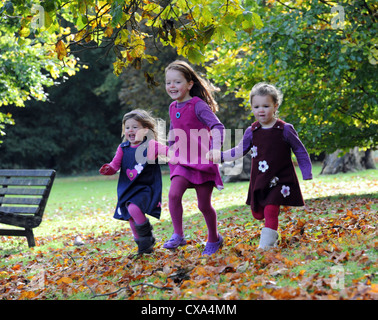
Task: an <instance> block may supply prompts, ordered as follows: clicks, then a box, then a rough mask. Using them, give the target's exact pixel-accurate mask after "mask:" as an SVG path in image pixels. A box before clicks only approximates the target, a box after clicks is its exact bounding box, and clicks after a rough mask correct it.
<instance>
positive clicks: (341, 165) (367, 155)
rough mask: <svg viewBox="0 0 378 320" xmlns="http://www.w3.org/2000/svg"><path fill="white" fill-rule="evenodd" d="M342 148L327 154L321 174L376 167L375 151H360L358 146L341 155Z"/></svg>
mask: <svg viewBox="0 0 378 320" xmlns="http://www.w3.org/2000/svg"><path fill="white" fill-rule="evenodd" d="M340 153H341V151H340V150H336V151H335V152H334V153H331V154H327V155H326V157H325V159H324V161H323V168H322V171H321V172H320V174H336V173H340V172H344V173H345V172H357V171H360V170H365V169H376V167H375V163H374V157H373V154H374V151H373V150H371V149H369V150H367V151H359V150H358V147H355V148H353V149H350V150H349V152H348V153H346V154H345V155H343V156H342V157H340V156H339V154H340Z"/></svg>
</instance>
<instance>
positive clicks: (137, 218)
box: [127, 203, 147, 239]
mask: <svg viewBox="0 0 378 320" xmlns="http://www.w3.org/2000/svg"><path fill="white" fill-rule="evenodd" d="M127 211H129V213H130V216H131V217H130V219H129V223H130V228H131V231H132V232H133V235H134V238H135V239H138V238H139V236H138V233H137V231H136V229H135V224H143V222H145V221H146V220H147V218H146V216H145V214H144V213H143V212H142V211H141V210H140V209H139V207H138V206H137V205H135V204H134V203H130V204H129V205H128V206H127Z"/></svg>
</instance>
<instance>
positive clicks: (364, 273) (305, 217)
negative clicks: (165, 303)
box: [0, 180, 378, 300]
mask: <svg viewBox="0 0 378 320" xmlns="http://www.w3.org/2000/svg"><path fill="white" fill-rule="evenodd" d="M319 186H321V190H318V191H319V194H322V195H323V194H324V193H327V192H328V196H326V197H313V198H308V197H307V199H306V206H305V207H303V208H289V207H282V209H281V213H280V218H279V219H280V225H279V230H278V231H279V234H280V239H279V245H278V247H277V248H274V249H271V250H267V251H262V250H259V249H257V247H258V241H259V237H260V232H261V228H262V226H263V224H261V223H260V222H258V221H256V220H254V219H253V218H252V217H251V214H250V212H249V208H248V207H247V206H245V205H244V204H242V203H240V201H239V203H237V202H238V201H236V203H235V205H230V206H228V207H223V208H222V209H218V208H217V211H218V224H219V232H220V233H221V234H222V236H223V238H224V246H223V248H222V249H221V250H220V252H219V253H218V254H216V255H214V256H211V257H203V256H202V255H201V253H202V250H203V247H204V243H205V241H206V239H205V237H206V232H207V229H206V226H205V224H204V222H203V219H202V220H201V216H200V215H201V214H200V213H199V212H198V209H197V208H196V205H195V200H193V199H190V200H185V202H184V206H185V209H186V212H188V211H190V210H192V211H196V212H198V213H196V214H195V215H193V218H190V219H187V220H185V229H186V233H187V234H188V235H189V238H188V244H187V245H186V246H185V247H182V248H179V249H178V250H176V251H169V250H165V249H163V244H164V241H165V240H166V239H167V237H168V236H169V235H168V234H169V232H171V226H170V225H169V221H165V222H164V221H163V222H159V223H156V224H155V228H154V232H155V236H156V238H157V243H156V246H155V251H154V252H153V253H152V254H149V255H143V256H138V255H137V254H136V252H137V250H136V246H135V243H133V242H132V241H131V236H130V230H129V229H128V228H125V227H121V228H118V229H116V230H105V231H102V232H98V230H95V229H94V228H93V229H92V231H88V230H87V231H86V232H85V233H83V234H80V235H79V236H78V234H77V230H75V229H72V232H70V230H69V229H68V230H65V232H63V233H59V232H58V233H56V234H54V235H43V236H39V237H38V238H37V239H36V240H37V246H36V247H34V248H32V249H27V250H25V249H20V250H4V251H0V258H1V261H0V299H9V300H11V299H32V300H33V299H130V300H132V299H171V300H178V299H185V300H187V299H206V300H209V299H210V300H212V299H224V300H236V299H237V300H240V299H265V300H267V299H285V300H286V299H366V300H372V299H373V300H376V299H377V298H378V284H377V271H378V258H377V251H378V239H377V220H378V217H377V207H378V199H377V197H376V194H374V190H377V181H376V180H375V181H373V182H370V187H369V190H370V191H371V192H373V193H372V194H369V195H338V194H337V193H336V195H334V196H332V195H333V194H335V193H333V192H332V191H333V190H334V189H335V186H334V184H327V183H323V184H317V185H316V187H317V188H318V189H319ZM227 187H228V186H227V185H226V188H227ZM336 190H338V189H337V188H336ZM313 192H314V190H313V188H312V187H311V185H310V184H306V185H305V186H304V194H307V195H308V194H311V193H313ZM230 195H233V194H232V193H228V194H227V196H228V197H230ZM234 196H235V198H238V197H240V194H239V193H238V194H235V195H234ZM217 198H219V199H218V201H222V196H221V195H217ZM224 201H230V200H229V199H227V200H226V199H224ZM243 201H244V197H243ZM231 202H232V201H231ZM165 210H167V208H165ZM109 218H110V217H109ZM101 223H103V222H101ZM159 228H160V229H159ZM2 239H3V240H4V241H8V242H9V241H10V242H12V241H14V243H17V240H13V239H14V238H7V237H2ZM75 240H76V243H74V241H75ZM56 242H60V243H63V244H64V245H63V246H56V247H54V246H52V245H51V246H49V244H53V243H56Z"/></svg>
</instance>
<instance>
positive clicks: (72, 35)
mask: <svg viewBox="0 0 378 320" xmlns="http://www.w3.org/2000/svg"><path fill="white" fill-rule="evenodd" d="M242 4H243V1H241V0H234V1H227V2H226V3H225V2H224V1H220V0H216V1H213V0H164V1H150V0H142V1H140V0H127V1H117V0H106V1H95V0H86V1H80V0H74V1H70V2H63V1H49V0H46V1H44V2H41V6H42V7H43V8H44V14H45V17H46V18H47V20H48V21H49V23H48V25H46V26H44V29H45V30H46V31H47V32H48V33H51V34H55V36H56V37H57V40H56V41H55V44H56V47H55V53H56V57H57V58H59V59H60V60H64V59H65V57H67V56H68V55H69V54H70V51H71V49H72V48H73V47H76V48H77V47H80V48H98V47H100V48H104V49H106V50H107V52H108V51H109V50H114V51H115V53H116V56H117V59H116V61H115V62H114V72H115V73H116V74H117V75H118V74H120V72H121V71H122V69H123V68H125V67H127V66H129V65H133V66H134V67H137V68H139V67H140V63H141V62H142V61H143V60H147V61H148V62H150V63H151V62H153V61H154V60H156V58H155V57H152V56H151V55H149V54H148V53H147V52H146V51H147V49H148V48H147V46H146V43H145V41H146V39H147V38H153V39H154V41H155V42H156V41H160V42H161V43H162V44H163V45H169V46H172V47H174V48H176V49H177V52H178V53H179V54H180V55H183V56H185V57H187V58H188V59H189V60H190V61H191V62H192V63H203V62H205V59H206V54H205V52H206V50H209V48H211V47H212V46H214V45H220V44H221V43H223V42H224V41H233V40H235V39H236V32H237V31H238V30H239V29H241V28H243V29H245V30H247V31H248V32H250V30H252V29H253V28H255V27H257V28H261V27H262V21H261V19H260V18H259V16H258V15H257V14H256V13H254V12H251V11H246V10H245V8H243V6H242ZM19 7H21V6H19ZM23 8H24V11H25V14H27V15H30V14H31V13H30V12H26V11H28V9H27V8H25V7H23ZM32 17H34V16H33V15H32ZM63 22H64V24H65V25H70V28H65V29H63V28H62V26H61V24H63ZM24 35H25V36H28V35H27V33H25V34H24Z"/></svg>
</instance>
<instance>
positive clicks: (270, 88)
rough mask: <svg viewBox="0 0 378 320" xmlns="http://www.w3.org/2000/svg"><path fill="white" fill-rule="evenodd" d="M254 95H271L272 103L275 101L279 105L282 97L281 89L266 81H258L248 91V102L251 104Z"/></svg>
mask: <svg viewBox="0 0 378 320" xmlns="http://www.w3.org/2000/svg"><path fill="white" fill-rule="evenodd" d="M254 96H271V97H272V99H273V102H274V104H276V103H277V104H278V106H280V105H281V103H282V99H283V94H282V92H281V90H280V89H278V88H276V87H275V86H274V85H272V84H269V83H266V82H259V83H256V84H255V85H254V86H253V88H252V90H251V92H250V93H249V103H250V104H251V105H252V99H253V97H254Z"/></svg>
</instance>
